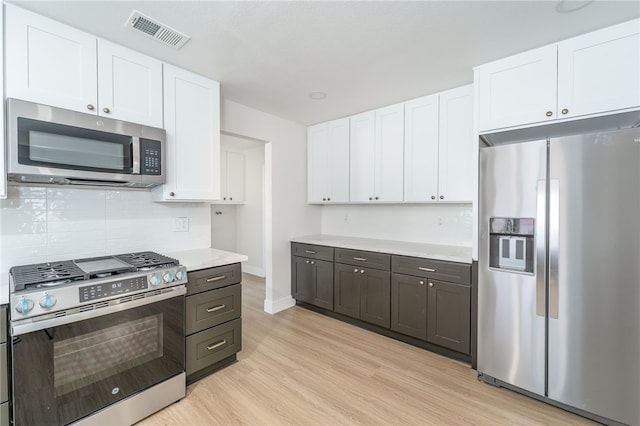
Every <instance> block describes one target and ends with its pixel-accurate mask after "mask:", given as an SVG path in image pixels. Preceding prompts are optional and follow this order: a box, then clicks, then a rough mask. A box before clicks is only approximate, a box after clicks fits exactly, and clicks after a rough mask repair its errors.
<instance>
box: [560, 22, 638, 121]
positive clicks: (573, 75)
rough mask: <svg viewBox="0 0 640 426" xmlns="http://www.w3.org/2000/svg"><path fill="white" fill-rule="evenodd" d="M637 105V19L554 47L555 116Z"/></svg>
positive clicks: (584, 113) (573, 115) (569, 115)
mask: <svg viewBox="0 0 640 426" xmlns="http://www.w3.org/2000/svg"><path fill="white" fill-rule="evenodd" d="M637 106H640V20H635V21H631V22H626V23H624V24H620V25H616V26H614V27H609V28H605V29H603V30H600V31H596V32H593V33H589V34H585V35H584V36H580V37H576V38H572V39H569V40H567V41H564V42H561V43H559V44H558V113H559V115H560V117H575V116H580V115H587V114H594V113H598V112H601V111H613V110H620V109H626V108H633V107H637Z"/></svg>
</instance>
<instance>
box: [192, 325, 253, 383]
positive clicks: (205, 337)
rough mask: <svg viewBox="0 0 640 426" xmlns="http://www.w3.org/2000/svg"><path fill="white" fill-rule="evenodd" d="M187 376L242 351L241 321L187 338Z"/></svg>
mask: <svg viewBox="0 0 640 426" xmlns="http://www.w3.org/2000/svg"><path fill="white" fill-rule="evenodd" d="M186 340H187V341H186V352H187V353H186V358H187V376H188V375H190V374H192V373H195V372H196V371H198V370H202V369H203V368H206V367H208V366H210V365H213V364H215V363H216V362H218V361H221V360H223V359H225V358H227V357H229V356H231V355H233V354H235V353H236V352H239V351H240V349H242V320H241V319H240V318H238V319H234V320H233V321H229V322H225V323H224V324H221V325H219V326H217V327H213V328H210V329H208V330H205V331H201V332H200V333H196V334H192V335H191V336H187V339H186Z"/></svg>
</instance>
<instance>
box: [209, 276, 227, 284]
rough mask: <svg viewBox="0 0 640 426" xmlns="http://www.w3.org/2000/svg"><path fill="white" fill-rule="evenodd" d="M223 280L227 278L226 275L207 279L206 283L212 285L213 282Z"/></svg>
mask: <svg viewBox="0 0 640 426" xmlns="http://www.w3.org/2000/svg"><path fill="white" fill-rule="evenodd" d="M225 278H227V276H226V275H218V276H217V277H211V278H207V282H208V283H212V282H215V281H220V280H224V279H225Z"/></svg>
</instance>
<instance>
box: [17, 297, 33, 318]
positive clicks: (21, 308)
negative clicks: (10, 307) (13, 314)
mask: <svg viewBox="0 0 640 426" xmlns="http://www.w3.org/2000/svg"><path fill="white" fill-rule="evenodd" d="M32 309H33V300H29V299H24V298H23V299H22V300H21V301H20V303H18V306H16V311H18V313H19V314H23V315H26V314H28V313H29V311H31V310H32Z"/></svg>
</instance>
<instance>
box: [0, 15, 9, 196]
mask: <svg viewBox="0 0 640 426" xmlns="http://www.w3.org/2000/svg"><path fill="white" fill-rule="evenodd" d="M3 14H4V8H2V7H0V46H3V45H4V44H3V38H4V31H3V23H4V19H3ZM3 77H4V55H0V81H4V78H3ZM3 92H4V86H0V100H2V101H3V100H4V93H3ZM0 117H4V102H0ZM0 135H4V119H2V120H0ZM5 144H6V138H5V137H1V138H0V199H4V198H7V170H6V163H5V161H4V155H5V152H6V146H5Z"/></svg>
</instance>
